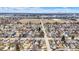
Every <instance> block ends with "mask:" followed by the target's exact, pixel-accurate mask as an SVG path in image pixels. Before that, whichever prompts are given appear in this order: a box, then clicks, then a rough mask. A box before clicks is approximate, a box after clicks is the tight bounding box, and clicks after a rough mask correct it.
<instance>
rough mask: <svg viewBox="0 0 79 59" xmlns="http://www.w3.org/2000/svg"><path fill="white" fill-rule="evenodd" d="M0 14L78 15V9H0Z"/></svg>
mask: <svg viewBox="0 0 79 59" xmlns="http://www.w3.org/2000/svg"><path fill="white" fill-rule="evenodd" d="M0 13H79V7H0Z"/></svg>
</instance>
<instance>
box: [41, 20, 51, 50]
mask: <svg viewBox="0 0 79 59" xmlns="http://www.w3.org/2000/svg"><path fill="white" fill-rule="evenodd" d="M40 22H41V26H42V30H43V32H44V39H45V42H46V46H47V50H48V51H51V48H50V44H49V41H48V37H47V33H46V31H45V28H44V24H43V22H42V20H41V19H40Z"/></svg>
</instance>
